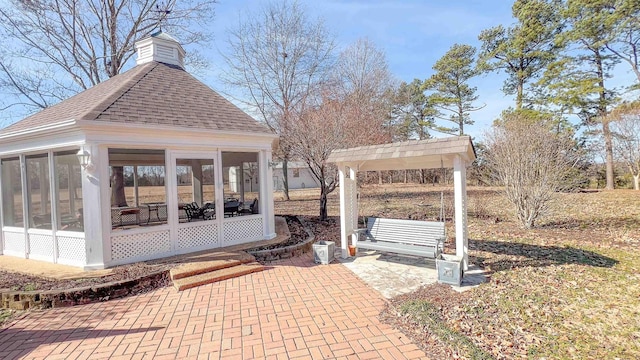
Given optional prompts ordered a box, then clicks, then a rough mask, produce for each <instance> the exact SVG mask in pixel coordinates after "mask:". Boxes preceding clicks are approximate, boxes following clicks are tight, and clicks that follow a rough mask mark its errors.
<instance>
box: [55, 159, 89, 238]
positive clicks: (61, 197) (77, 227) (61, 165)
mask: <svg viewBox="0 0 640 360" xmlns="http://www.w3.org/2000/svg"><path fill="white" fill-rule="evenodd" d="M76 153H77V150H72V151H63V152H56V153H54V154H53V159H54V163H55V166H56V168H55V181H56V183H55V185H56V191H57V196H58V197H57V201H56V207H57V210H56V211H57V219H58V224H57V225H58V226H57V229H58V230H62V231H78V232H82V231H84V215H83V210H82V175H81V174H82V172H81V169H80V161H79V160H78V156H77V155H76Z"/></svg>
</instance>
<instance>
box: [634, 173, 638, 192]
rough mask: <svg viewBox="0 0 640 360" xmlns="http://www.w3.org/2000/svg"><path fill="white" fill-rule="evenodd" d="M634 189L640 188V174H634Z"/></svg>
mask: <svg viewBox="0 0 640 360" xmlns="http://www.w3.org/2000/svg"><path fill="white" fill-rule="evenodd" d="M633 189H634V190H640V174H638V175H633Z"/></svg>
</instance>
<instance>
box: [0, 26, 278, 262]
mask: <svg viewBox="0 0 640 360" xmlns="http://www.w3.org/2000/svg"><path fill="white" fill-rule="evenodd" d="M136 48H137V52H138V59H137V66H135V67H134V68H132V69H131V70H129V71H127V72H125V73H123V74H120V75H117V76H115V77H113V78H111V79H109V80H107V81H105V82H103V83H100V84H98V85H96V86H94V87H93V88H90V89H88V90H86V91H84V92H82V93H79V94H77V95H75V96H73V97H71V98H69V99H67V100H65V101H63V102H61V103H59V104H57V105H55V106H52V107H50V108H47V109H44V110H42V111H40V112H38V113H36V114H34V115H32V116H29V117H27V118H25V119H23V120H21V121H19V122H17V123H15V124H13V125H10V126H8V127H6V128H4V129H1V130H0V187H1V189H2V191H1V192H0V196H1V203H2V206H0V220H1V221H0V224H1V230H2V231H0V237H1V240H2V247H1V248H0V251H1V254H2V255H3V256H18V257H23V258H29V259H37V260H44V261H49V262H53V263H60V264H67V265H73V266H78V267H83V268H85V269H100V268H105V267H110V266H115V265H120V264H125V263H131V262H135V261H142V260H148V259H154V258H161V257H166V256H170V255H175V254H182V253H188V252H193V251H199V250H206V249H214V248H218V247H225V246H230V245H236V244H241V243H247V242H253V241H257V240H263V239H270V238H273V237H275V225H274V217H273V182H272V176H273V175H272V170H271V168H270V167H269V164H270V162H271V144H272V142H273V140H274V139H275V137H276V136H275V135H274V134H273V133H272V132H271V131H269V130H268V129H267V128H266V127H264V126H263V125H261V124H259V123H258V122H256V121H255V120H254V119H253V118H251V117H250V116H249V115H247V114H246V113H244V112H243V111H242V110H240V109H239V108H237V107H236V106H234V105H233V104H231V103H230V102H228V101H227V100H225V99H224V98H223V97H222V96H220V95H219V94H217V93H216V92H214V91H213V90H211V89H210V88H209V87H207V86H206V85H204V84H203V83H201V82H200V81H198V80H197V79H195V78H194V77H193V76H191V75H189V74H188V73H187V72H186V71H185V70H184V65H183V59H184V50H183V49H182V47H181V46H180V44H179V43H178V42H177V41H175V40H174V39H173V38H171V37H170V36H168V35H166V34H164V33H156V34H154V35H152V36H151V37H149V38H146V39H144V40H141V41H140V42H138V43H137V44H136ZM230 174H232V175H230ZM230 177H232V178H233V179H231V180H232V181H230ZM232 183H233V184H232ZM238 183H242V184H244V185H245V186H237V184H238ZM234 184H235V185H234Z"/></svg>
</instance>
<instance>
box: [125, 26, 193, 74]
mask: <svg viewBox="0 0 640 360" xmlns="http://www.w3.org/2000/svg"><path fill="white" fill-rule="evenodd" d="M135 47H136V50H137V51H138V59H137V60H136V65H141V64H145V63H148V62H151V61H157V62H161V63H165V64H171V65H177V66H179V67H181V68H182V69H184V55H185V51H184V49H183V48H182V46H181V45H180V43H179V42H178V40H176V39H174V38H173V37H171V36H170V35H169V34H166V33H163V32H162V31H158V32H156V33H154V34H151V36H149V37H147V38H144V39H142V40H140V41H138V42H137V43H136V44H135Z"/></svg>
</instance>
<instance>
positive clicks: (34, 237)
mask: <svg viewBox="0 0 640 360" xmlns="http://www.w3.org/2000/svg"><path fill="white" fill-rule="evenodd" d="M29 258H30V259H36V260H43V261H49V262H51V261H53V234H38V233H36V234H32V233H31V232H29Z"/></svg>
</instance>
